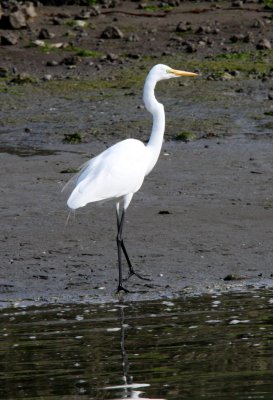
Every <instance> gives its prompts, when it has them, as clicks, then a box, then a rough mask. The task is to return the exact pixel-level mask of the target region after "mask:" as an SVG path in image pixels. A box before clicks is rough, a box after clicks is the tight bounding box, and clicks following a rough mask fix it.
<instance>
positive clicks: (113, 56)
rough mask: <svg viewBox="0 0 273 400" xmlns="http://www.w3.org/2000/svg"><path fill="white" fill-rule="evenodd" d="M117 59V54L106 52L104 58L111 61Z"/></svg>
mask: <svg viewBox="0 0 273 400" xmlns="http://www.w3.org/2000/svg"><path fill="white" fill-rule="evenodd" d="M118 59H119V56H118V55H117V54H114V53H107V55H106V60H109V61H111V62H114V61H117V60H118Z"/></svg>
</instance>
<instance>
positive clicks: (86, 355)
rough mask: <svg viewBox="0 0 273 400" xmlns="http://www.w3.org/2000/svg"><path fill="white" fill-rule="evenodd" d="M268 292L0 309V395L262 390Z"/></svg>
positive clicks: (207, 394) (271, 377) (271, 370)
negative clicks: (136, 301) (171, 299)
mask: <svg viewBox="0 0 273 400" xmlns="http://www.w3.org/2000/svg"><path fill="white" fill-rule="evenodd" d="M272 311H273V292H256V293H252V294H228V295H219V296H216V295H210V296H209V295H207V296H202V297H196V298H185V299H180V300H173V301H151V302H139V303H131V304H126V303H124V304H122V303H116V304H115V303H114V304H102V305H70V306H67V305H65V306H61V305H55V306H54V305H52V306H44V307H32V308H23V307H21V308H20V307H17V308H10V309H3V310H2V311H1V312H0V398H1V399H20V398H21V399H32V400H33V399H38V398H39V399H50V400H53V399H71V400H72V399H73V400H75V399H127V398H142V399H144V398H145V399H169V400H171V399H191V400H194V399H200V398H202V399H220V398H221V399H229V400H230V399H233V400H237V399H272V398H273V313H272Z"/></svg>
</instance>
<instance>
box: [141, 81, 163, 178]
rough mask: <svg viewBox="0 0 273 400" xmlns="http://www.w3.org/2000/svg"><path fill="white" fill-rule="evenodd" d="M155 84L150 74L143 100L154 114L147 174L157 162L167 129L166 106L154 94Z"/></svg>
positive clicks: (148, 146)
mask: <svg viewBox="0 0 273 400" xmlns="http://www.w3.org/2000/svg"><path fill="white" fill-rule="evenodd" d="M155 85H156V81H155V80H153V79H152V78H151V77H149V75H148V77H147V79H146V81H145V85H144V91H143V101H144V104H145V107H146V108H147V110H148V111H149V112H150V113H151V114H152V116H153V126H152V132H151V136H150V139H149V142H148V144H147V150H148V151H149V153H150V157H149V165H148V168H147V173H146V174H147V175H148V174H149V173H150V172H151V170H152V169H153V167H154V165H155V163H156V162H157V159H158V157H159V154H160V150H161V147H162V142H163V136H164V131H165V112H164V107H163V105H162V104H161V103H159V102H158V101H157V100H156V98H155V94H154V89H155Z"/></svg>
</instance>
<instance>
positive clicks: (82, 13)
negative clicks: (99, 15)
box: [75, 10, 90, 20]
mask: <svg viewBox="0 0 273 400" xmlns="http://www.w3.org/2000/svg"><path fill="white" fill-rule="evenodd" d="M89 18H90V11H89V10H81V11H80V12H79V14H77V15H76V16H75V19H83V20H85V19H89Z"/></svg>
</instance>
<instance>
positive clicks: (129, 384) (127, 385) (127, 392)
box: [105, 305, 164, 400]
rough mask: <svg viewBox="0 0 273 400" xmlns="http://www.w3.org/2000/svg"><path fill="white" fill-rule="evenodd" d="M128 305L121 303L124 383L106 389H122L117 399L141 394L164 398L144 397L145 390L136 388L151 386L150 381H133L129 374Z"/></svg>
mask: <svg viewBox="0 0 273 400" xmlns="http://www.w3.org/2000/svg"><path fill="white" fill-rule="evenodd" d="M125 308H126V306H124V305H120V306H119V309H120V332H121V335H120V350H121V357H122V362H121V364H122V379H123V381H124V384H123V385H116V386H106V387H105V389H106V390H113V389H122V390H123V391H122V394H121V397H120V398H119V399H117V400H122V399H139V398H140V396H141V398H142V400H164V399H152V398H151V397H149V398H148V397H145V398H144V397H142V394H143V392H141V391H137V390H135V389H139V388H144V387H147V386H150V384H149V383H133V377H132V376H130V375H129V362H128V356H127V352H126V348H125V330H126V328H127V327H128V325H127V324H125V317H124V311H125Z"/></svg>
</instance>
